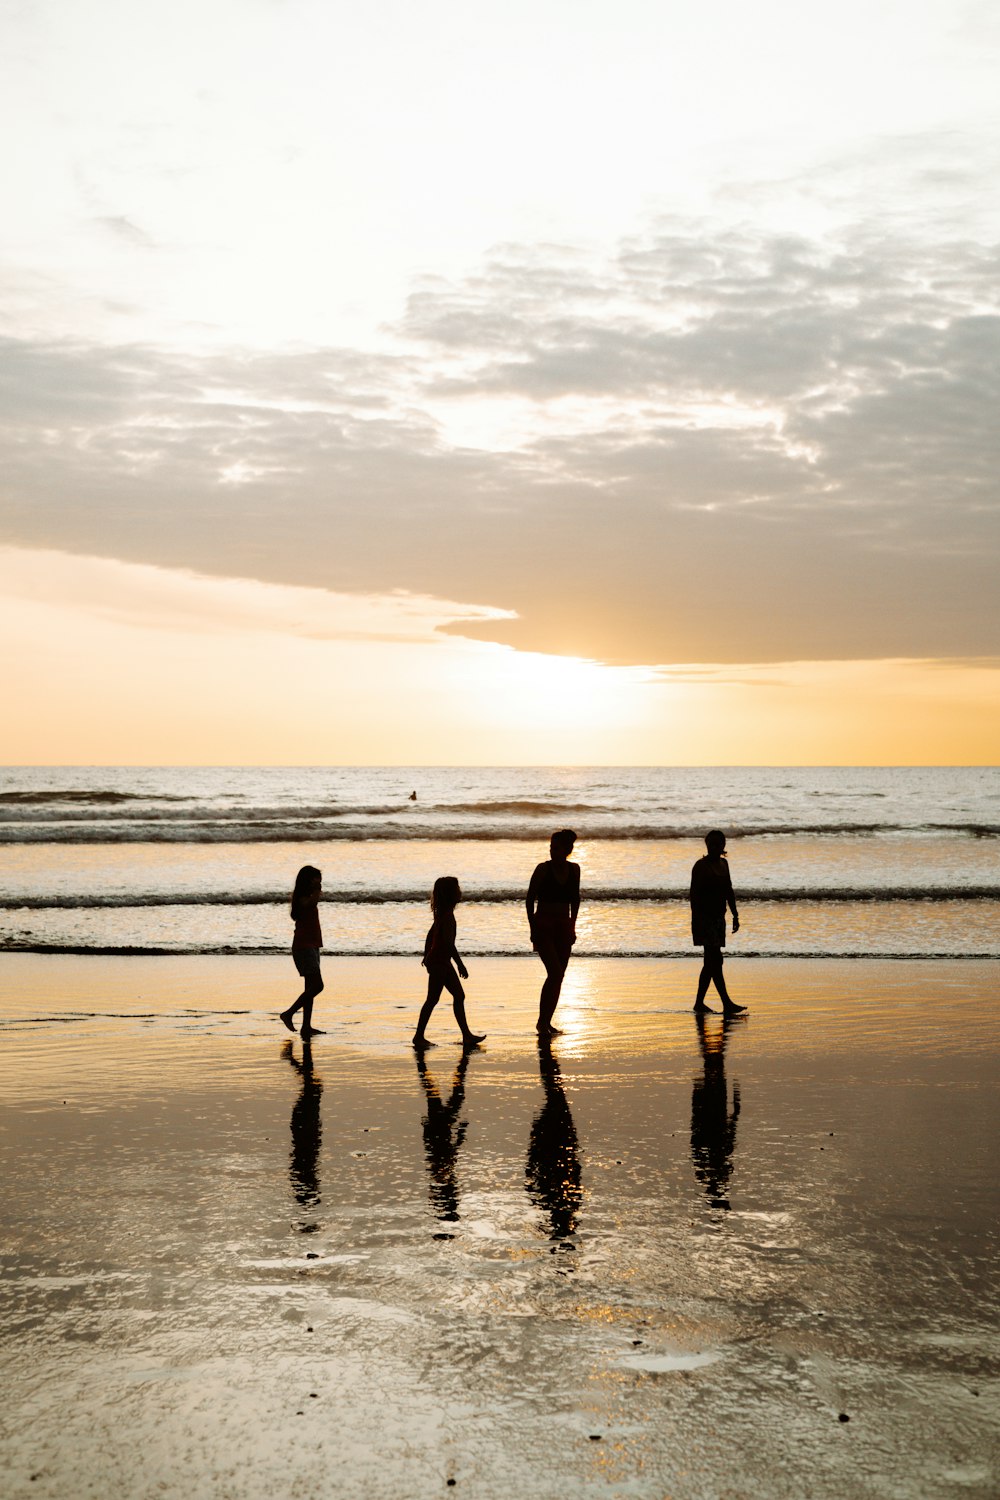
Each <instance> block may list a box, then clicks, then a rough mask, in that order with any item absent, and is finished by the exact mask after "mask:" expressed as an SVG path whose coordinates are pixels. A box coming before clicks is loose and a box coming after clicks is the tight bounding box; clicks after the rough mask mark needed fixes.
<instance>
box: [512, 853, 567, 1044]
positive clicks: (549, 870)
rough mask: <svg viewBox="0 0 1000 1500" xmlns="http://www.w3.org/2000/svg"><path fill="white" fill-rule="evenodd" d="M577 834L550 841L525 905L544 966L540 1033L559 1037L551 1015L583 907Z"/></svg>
mask: <svg viewBox="0 0 1000 1500" xmlns="http://www.w3.org/2000/svg"><path fill="white" fill-rule="evenodd" d="M575 843H576V834H575V833H574V832H573V830H572V829H571V828H563V829H562V830H561V831H560V832H559V833H554V834H553V835H552V838H551V839H550V840H549V856H550V857H549V858H548V859H547V860H544V861H543V862H542V864H540V865H536V866H535V869H534V872H533V874H532V876H531V881H530V883H529V885H528V894H527V896H526V897H525V902H524V904H525V907H526V908H527V912H528V928H529V930H530V932H531V945H532V947H533V948H534V950H535V952H536V953H537V954H538V957H539V958H540V959H541V960H542V963H543V964H544V965H545V983H544V984H543V985H542V993H541V995H540V996H539V1000H538V1024H537V1026H536V1028H535V1029H536V1030H537V1032H538V1034H539V1036H559V1035H560V1032H559V1029H558V1027H556V1026H553V1024H552V1017H553V1015H554V1013H555V1008H556V1006H557V1005H558V1004H559V995H560V992H561V990H562V982H563V977H564V975H565V973H566V965H567V964H568V963H569V956H570V954H571V953H572V951H573V944H574V943H575V942H576V917H577V912H578V911H579V910H580V866H579V865H575V864H573V863H571V861H570V858H569V856H570V855H571V854H572V853H573V845H574V844H575Z"/></svg>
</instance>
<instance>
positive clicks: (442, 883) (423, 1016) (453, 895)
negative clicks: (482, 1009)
mask: <svg viewBox="0 0 1000 1500" xmlns="http://www.w3.org/2000/svg"><path fill="white" fill-rule="evenodd" d="M461 899H462V888H461V886H460V885H459V883H458V881H457V880H456V879H455V876H454V875H440V876H439V877H438V878H437V880H435V882H434V890H433V892H432V893H431V911H432V912H433V913H434V921H433V922H432V923H431V927H430V931H429V932H428V934H427V940H426V942H425V943H424V957H423V965H424V968H425V969H426V970H427V999H426V1000H425V1001H424V1003H423V1006H422V1007H421V1011H420V1017H419V1019H418V1021H417V1029H416V1031H415V1032H414V1033H413V1045H414V1047H417V1048H421V1047H431V1046H433V1045H434V1044H433V1042H429V1041H428V1040H427V1036H426V1031H427V1022H428V1021H429V1020H430V1018H431V1013H432V1011H433V1010H434V1007H435V1005H437V1003H438V1001H439V1000H440V998H441V991H442V990H445V989H446V990H447V991H448V993H449V995H451V997H452V1008H453V1009H454V1012H455V1020H456V1021H457V1022H458V1025H459V1029H460V1030H461V1033H462V1041H463V1043H464V1045H465V1046H466V1047H475V1046H476V1044H477V1043H478V1042H484V1041H485V1040H486V1037H485V1034H484V1035H482V1036H478V1035H477V1034H476V1033H475V1032H474V1031H472V1030H470V1028H469V1023H468V1021H467V1020H466V1019H465V991H464V990H463V988H462V980H463V979H468V977H469V971H468V969H467V968H466V967H465V965H464V963H463V962H462V958H461V955H460V953H459V951H458V949H457V948H456V947H455V939H456V936H457V931H456V924H455V907H456V906H457V905H458V903H459V902H460V901H461ZM456 969H457V970H458V973H456V972H455V970H456Z"/></svg>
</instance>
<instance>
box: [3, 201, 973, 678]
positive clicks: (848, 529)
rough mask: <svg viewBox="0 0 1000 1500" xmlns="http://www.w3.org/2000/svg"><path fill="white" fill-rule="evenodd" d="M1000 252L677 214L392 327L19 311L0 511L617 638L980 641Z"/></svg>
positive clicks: (863, 643) (520, 630) (77, 545)
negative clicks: (31, 315)
mask: <svg viewBox="0 0 1000 1500" xmlns="http://www.w3.org/2000/svg"><path fill="white" fill-rule="evenodd" d="M998 269H1000V252H998V249H997V247H995V246H993V245H990V244H986V243H980V242H976V241H972V240H969V239H957V238H956V239H950V240H944V239H942V240H939V241H936V242H933V243H928V242H926V241H923V240H921V239H919V238H918V237H917V236H916V235H914V234H912V233H909V232H907V233H903V232H902V231H898V232H897V231H894V232H893V233H888V232H885V231H884V230H883V229H882V228H881V227H880V226H878V225H871V224H860V225H857V226H855V227H854V228H853V229H852V230H850V231H843V232H840V233H839V234H838V235H837V236H836V237H826V238H822V237H813V238H810V237H808V236H804V235H797V236H790V235H787V234H771V233H767V232H765V231H763V230H757V231H751V230H749V229H744V230H734V229H726V230H720V229H714V228H713V227H712V226H709V225H707V224H704V223H692V222H687V221H682V220H665V221H663V222H661V223H660V224H659V225H658V226H657V227H656V228H655V230H654V231H652V232H651V233H650V234H649V235H647V236H646V237H645V238H643V239H633V240H629V241H627V242H624V243H622V244H621V245H620V246H619V248H618V250H617V252H616V253H615V254H614V255H612V256H609V257H606V258H605V259H604V260H596V259H595V258H594V257H593V256H592V255H589V254H586V253H584V252H583V251H581V250H579V249H574V248H573V247H560V246H529V247H517V246H511V247H505V248H503V249H501V250H499V251H498V252H496V253H495V254H494V255H493V256H492V257H491V258H490V259H489V260H488V261H487V262H486V263H485V264H484V265H483V266H482V267H481V268H480V269H479V271H478V272H477V273H476V274H475V275H472V276H469V277H468V278H467V279H465V280H460V281H455V282H447V281H443V280H430V281H425V282H423V283H421V284H420V285H419V286H417V287H415V288H414V291H413V295H412V296H411V297H410V299H409V301H408V304H407V306H406V309H405V313H404V316H403V317H402V318H401V320H400V322H399V324H398V325H397V326H396V327H395V328H394V329H393V330H391V334H392V339H391V343H390V344H389V345H388V346H387V347H386V348H385V349H383V350H381V351H379V352H371V351H361V350H356V349H345V348H341V349H336V348H335V349H315V350H302V351H293V352H288V353H283V354H274V353H267V354H260V353H256V354H255V353H250V352H246V353H240V352H234V353H231V354H229V355H210V356H203V357H199V358H195V357H193V356H191V357H188V356H185V355H183V354H179V353H174V352H167V351H164V350H162V349H157V348H152V347H143V346H131V347H116V348H107V347H101V346H88V345H84V344H81V343H72V344H71V343H60V342H47V343H46V342H39V341H28V340H20V341H14V340H10V341H7V343H6V344H5V345H4V346H3V348H2V350H0V354H2V369H3V370H4V372H5V373H4V375H3V376H0V438H2V442H3V447H4V460H5V462H4V469H5V473H6V479H5V480H4V487H3V497H2V498H3V515H2V522H0V525H2V530H0V537H2V539H4V540H6V541H7V542H8V543H11V544H15V545H19V546H27V547H36V548H37V547H43V548H60V549H66V550H73V551H79V552H86V553H99V554H104V555H113V556H115V557H121V558H126V559H130V560H132V561H137V562H144V563H153V564H158V565H162V566H167V567H172V568H188V569H194V570H197V571H201V572H209V573H215V574H221V575H231V576H236V577H243V578H247V577H249V578H256V579H262V580H265V581H270V582H274V583H281V584H291V585H306V586H311V587H321V588H324V589H330V590H334V591H351V592H357V593H385V592H389V591H392V590H397V589H405V590H409V591H412V592H414V593H416V594H421V595H428V596H433V597H436V598H454V597H455V595H456V594H460V595H461V597H464V598H472V599H489V600H490V601H492V602H493V603H495V605H496V606H497V607H498V609H499V610H501V611H506V612H508V617H507V618H505V619H499V618H496V617H490V618H482V617H480V618H477V619H474V620H471V621H470V619H469V618H468V617H465V616H463V617H462V618H460V619H458V620H457V621H456V623H455V624H453V625H452V626H450V627H447V628H450V629H453V630H456V631H458V632H460V633H463V634H469V635H477V636H483V637H487V638H490V639H495V640H503V641H507V642H510V643H513V644H516V645H518V646H520V647H522V648H525V649H531V650H537V651H556V652H563V653H567V654H572V655H576V656H585V657H589V658H593V659H597V660H603V661H609V662H618V663H627V662H632V663H648V664H658V663H669V662H678V661H681V662H685V663H698V662H712V663H718V662H747V663H757V664H763V663H766V662H769V661H787V660H803V659H807V658H808V659H818V658H827V659H843V658H848V657H872V658H875V657H894V658H897V657H909V656H915V657H916V656H918V657H926V658H938V657H950V656H961V657H980V656H984V655H989V654H995V653H997V652H998V651H1000V620H998V615H997V611H996V609H995V606H994V597H995V578H996V568H997V542H998V537H997V514H998V507H997V480H996V475H997V473H998V472H1000V430H998V424H997V423H996V420H995V414H996V411H997V410H998V409H1000V307H998V292H997V288H998V278H997V272H998Z"/></svg>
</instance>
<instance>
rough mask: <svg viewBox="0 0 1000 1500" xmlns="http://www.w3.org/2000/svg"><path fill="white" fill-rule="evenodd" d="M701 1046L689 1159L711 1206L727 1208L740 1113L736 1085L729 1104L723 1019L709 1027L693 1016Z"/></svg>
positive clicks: (692, 1092) (693, 1091)
mask: <svg viewBox="0 0 1000 1500" xmlns="http://www.w3.org/2000/svg"><path fill="white" fill-rule="evenodd" d="M696 1024H697V1026H698V1045H699V1047H700V1048H701V1060H702V1076H701V1077H700V1078H697V1077H696V1078H695V1080H694V1083H693V1086H692V1089H691V1160H692V1161H693V1162H694V1175H695V1176H696V1177H697V1179H698V1181H699V1182H700V1183H702V1184H703V1185H704V1188H705V1192H706V1193H707V1194H708V1201H709V1203H710V1204H711V1205H712V1207H713V1208H728V1207H729V1199H728V1197H727V1193H728V1190H729V1179H730V1177H731V1176H732V1175H733V1152H734V1150H735V1149H736V1121H737V1120H738V1119H739V1117H740V1090H739V1085H738V1084H734V1085H733V1107H732V1110H730V1108H729V1091H728V1088H727V1085H726V1068H725V1052H726V1032H727V1027H726V1023H725V1021H723V1022H722V1024H721V1025H720V1024H719V1023H718V1022H715V1023H714V1025H713V1028H712V1030H711V1031H709V1029H708V1027H707V1025H706V1023H705V1018H704V1016H703V1015H699V1016H697V1018H696Z"/></svg>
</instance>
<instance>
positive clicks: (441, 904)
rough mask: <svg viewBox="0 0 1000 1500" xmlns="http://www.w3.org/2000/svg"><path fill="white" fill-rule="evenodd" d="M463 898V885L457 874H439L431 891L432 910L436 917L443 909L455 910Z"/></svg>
mask: <svg viewBox="0 0 1000 1500" xmlns="http://www.w3.org/2000/svg"><path fill="white" fill-rule="evenodd" d="M461 899H462V887H461V886H460V885H459V883H458V877H457V876H455V875H439V876H438V878H437V880H435V882H434V889H433V891H431V911H432V912H433V913H434V915H435V916H436V917H438V916H440V915H441V913H442V912H443V911H454V910H455V907H456V906H457V905H458V903H459V902H460V901H461Z"/></svg>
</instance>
